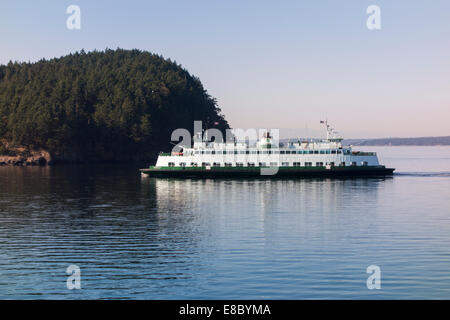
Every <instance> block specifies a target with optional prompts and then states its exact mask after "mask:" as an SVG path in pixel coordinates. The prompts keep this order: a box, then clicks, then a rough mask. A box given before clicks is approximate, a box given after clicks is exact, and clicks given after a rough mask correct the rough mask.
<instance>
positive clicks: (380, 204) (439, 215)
mask: <svg viewBox="0 0 450 320" xmlns="http://www.w3.org/2000/svg"><path fill="white" fill-rule="evenodd" d="M365 149H366V150H374V151H377V152H378V153H379V155H380V158H381V160H382V162H383V163H385V164H386V165H388V166H393V167H396V168H397V172H398V173H397V174H396V175H395V176H394V177H392V178H387V179H376V178H372V179H350V180H328V179H314V180H277V181H275V180H274V181H271V180H216V181H215V180H173V179H150V178H146V179H141V177H140V176H139V174H138V172H137V171H136V168H133V167H124V166H103V167H102V166H65V167H51V168H37V167H34V168H12V167H0V298H3V299H5V298H6V299H10V298H26V299H30V298H31V299H33V298H40V299H42V298H52V299H67V298H70V299H79V298H82V299H87V298H91V299H97V298H102V299H103V298H105V299H107V298H126V299H174V298H177V299H184V298H186V299H216V298H220V299H238V298H241V299H308V298H319V299H322V298H343V299H347V298H368V299H380V298H388V299H391V298H393V299H399V298H407V299H418V298H425V299H427V298H439V299H441V298H446V299H450V148H449V147H420V148H419V147H388V148H381V147H378V148H374V147H365ZM71 264H75V265H78V266H79V267H80V268H81V286H82V288H81V290H68V289H67V287H66V279H67V274H66V268H67V267H68V266H69V265H71ZM369 265H378V266H379V267H380V268H381V286H382V288H381V290H368V289H367V287H366V279H367V277H368V274H366V268H367V267H368V266H369Z"/></svg>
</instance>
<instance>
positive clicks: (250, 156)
mask: <svg viewBox="0 0 450 320" xmlns="http://www.w3.org/2000/svg"><path fill="white" fill-rule="evenodd" d="M321 123H324V124H325V126H326V133H327V137H326V139H321V140H301V139H299V140H297V141H295V142H286V143H283V144H281V143H274V140H273V138H272V137H271V136H270V134H269V133H268V132H267V133H265V134H264V136H263V137H262V138H261V139H260V140H259V141H258V142H257V143H256V144H255V145H253V146H251V145H250V144H248V143H242V142H236V141H235V142H210V141H204V140H205V139H201V134H199V135H198V136H197V137H195V138H196V139H194V144H193V146H192V147H191V148H182V150H181V151H180V152H172V153H161V154H160V155H159V156H158V159H157V162H156V164H155V165H154V166H150V167H149V168H148V169H141V170H140V171H141V173H142V174H144V175H150V176H179V177H195V176H198V177H220V176H265V177H270V176H273V177H279V176H305V177H307V176H354V175H357V176H361V175H370V176H372V175H391V174H392V173H393V171H394V169H392V168H386V167H385V166H383V165H380V163H379V161H378V156H377V154H376V153H375V152H361V151H353V150H352V147H351V146H343V145H342V140H343V139H342V138H341V137H340V136H338V135H337V133H336V132H335V131H334V130H333V129H332V128H331V127H330V126H329V125H328V123H327V122H326V121H321ZM268 169H271V170H268Z"/></svg>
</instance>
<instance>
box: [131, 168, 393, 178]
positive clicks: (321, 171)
mask: <svg viewBox="0 0 450 320" xmlns="http://www.w3.org/2000/svg"><path fill="white" fill-rule="evenodd" d="M394 170H395V169H392V168H385V167H384V166H364V167H363V166H360V167H333V168H330V169H326V168H325V167H279V168H278V172H277V173H276V174H274V175H262V174H261V168H258V167H211V168H210V169H206V168H204V167H185V168H183V167H150V168H148V169H140V171H141V172H142V173H143V174H146V175H148V176H150V177H177V178H178V177H179V178H240V177H242V178H248V177H252V178H279V177H297V178H309V177H314V178H315V177H326V178H333V177H339V178H342V177H372V176H389V175H392V174H393V172H394Z"/></svg>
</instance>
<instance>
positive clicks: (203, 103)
mask: <svg viewBox="0 0 450 320" xmlns="http://www.w3.org/2000/svg"><path fill="white" fill-rule="evenodd" d="M194 120H201V121H203V128H209V127H214V128H217V129H219V130H222V131H223V132H224V131H225V129H227V128H228V127H229V126H228V123H227V121H226V120H225V119H224V116H223V115H222V114H221V110H220V109H219V108H218V106H217V101H216V100H215V99H214V98H213V97H211V96H210V95H209V94H208V93H207V91H206V90H205V89H204V87H203V85H202V83H201V82H200V80H199V79H198V78H196V77H195V76H192V75H190V74H189V73H188V71H187V70H185V69H183V68H182V67H181V66H180V65H178V64H177V63H176V62H172V61H170V60H166V59H164V58H163V57H161V56H159V55H156V54H152V53H149V52H145V51H140V50H122V49H117V50H109V49H107V50H105V51H102V52H98V51H94V52H90V53H85V52H84V51H81V52H76V53H73V54H69V55H67V56H64V57H61V58H55V59H51V60H45V59H44V60H41V61H39V62H36V63H19V62H15V63H13V62H10V63H8V64H7V65H0V145H3V146H1V149H0V150H3V152H4V153H8V152H11V151H8V150H10V149H11V147H14V146H24V147H26V148H29V149H36V148H42V149H45V150H47V151H49V152H50V153H51V154H52V155H53V156H54V157H55V158H56V159H60V160H67V161H116V160H125V161H126V160H133V159H148V158H151V157H154V156H155V155H156V154H157V152H158V151H160V150H167V149H169V148H171V145H170V136H171V133H172V131H173V130H174V129H176V128H186V129H189V130H191V131H192V130H193V123H194Z"/></svg>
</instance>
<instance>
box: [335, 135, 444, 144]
mask: <svg viewBox="0 0 450 320" xmlns="http://www.w3.org/2000/svg"><path fill="white" fill-rule="evenodd" d="M343 143H344V144H350V145H354V146H448V145H450V136H446V137H420V138H382V139H345V140H344V141H343Z"/></svg>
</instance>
